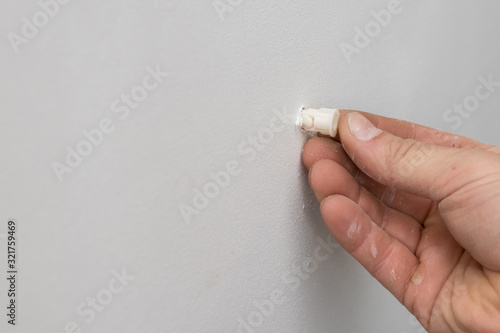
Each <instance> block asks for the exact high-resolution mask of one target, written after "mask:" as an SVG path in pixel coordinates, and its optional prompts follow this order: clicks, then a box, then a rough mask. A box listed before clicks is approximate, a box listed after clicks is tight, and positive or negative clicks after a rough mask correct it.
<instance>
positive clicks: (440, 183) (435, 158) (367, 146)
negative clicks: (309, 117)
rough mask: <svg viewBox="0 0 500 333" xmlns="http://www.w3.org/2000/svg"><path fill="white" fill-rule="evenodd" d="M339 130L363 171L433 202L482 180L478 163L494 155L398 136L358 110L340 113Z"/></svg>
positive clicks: (346, 147) (481, 169) (347, 147)
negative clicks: (377, 126) (381, 127)
mask: <svg viewBox="0 0 500 333" xmlns="http://www.w3.org/2000/svg"><path fill="white" fill-rule="evenodd" d="M339 129H340V139H341V142H342V144H343V146H344V148H345V150H346V152H347V153H348V154H349V156H350V157H351V159H352V160H353V161H354V163H356V165H357V166H358V167H359V168H360V169H361V170H362V171H363V172H364V173H366V174H367V175H368V176H370V177H371V178H372V179H374V180H376V181H378V182H379V183H381V184H383V185H386V186H388V187H390V188H392V189H395V190H400V191H405V192H408V193H413V194H415V195H418V196H422V197H426V198H429V199H432V200H435V201H441V200H443V199H444V198H446V197H448V196H449V195H451V194H452V193H454V192H455V191H457V190H458V189H459V188H461V187H463V186H465V185H467V184H470V183H473V182H475V181H477V180H479V179H482V178H483V177H484V176H485V175H483V174H482V172H483V171H484V172H487V171H488V170H485V169H484V168H481V167H480V165H481V162H483V163H484V158H485V155H488V157H491V156H489V155H494V154H492V153H489V152H487V151H482V150H479V149H470V148H449V147H443V146H436V145H430V144H425V143H422V142H420V141H416V140H413V139H402V138H400V137H397V136H394V135H392V134H391V133H389V132H386V131H382V130H380V129H378V128H376V127H375V126H374V125H373V124H372V123H371V122H370V121H369V120H368V119H367V118H365V117H364V116H362V115H361V114H360V113H358V112H351V113H347V114H344V115H343V117H342V118H341V120H340V126H339ZM479 155H480V156H479ZM495 157H498V156H496V155H495ZM466 164H467V165H466ZM474 164H476V165H474ZM471 170H473V171H474V172H471Z"/></svg>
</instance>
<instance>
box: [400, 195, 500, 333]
mask: <svg viewBox="0 0 500 333" xmlns="http://www.w3.org/2000/svg"><path fill="white" fill-rule="evenodd" d="M423 226H424V229H423V233H422V235H423V237H421V239H420V240H419V242H418V245H417V250H416V256H417V258H418V259H419V261H420V262H421V264H420V265H425V264H424V263H423V262H425V261H427V262H429V264H430V265H433V266H434V267H435V271H434V272H433V273H432V275H433V276H432V279H423V278H422V283H421V284H420V285H419V286H413V285H412V284H410V287H409V288H408V289H407V292H406V294H405V299H406V300H407V301H405V303H404V305H405V306H406V307H407V308H408V309H410V310H411V311H412V312H413V313H415V314H421V318H422V319H423V318H425V320H426V321H427V324H426V325H425V323H426V321H423V323H424V325H425V326H426V328H427V329H428V330H430V331H433V332H434V331H435V332H449V331H453V332H460V331H459V329H462V330H463V331H465V332H468V331H473V332H474V331H478V332H489V331H491V332H494V331H495V330H494V328H495V327H500V326H499V325H500V322H499V317H500V311H498V309H497V312H496V313H495V312H493V313H491V312H490V313H488V311H484V310H485V309H488V308H494V306H495V304H498V302H499V301H500V298H498V295H497V297H496V299H493V300H492V299H491V297H492V296H493V297H494V295H495V293H494V292H493V293H492V291H494V290H495V284H496V286H498V285H500V273H498V272H494V271H492V270H489V269H487V268H485V267H483V266H482V265H481V264H479V263H478V262H477V261H476V260H475V259H473V258H472V257H471V255H470V254H469V253H468V252H467V251H466V250H464V248H463V247H462V246H460V245H459V244H458V243H457V242H456V240H455V239H454V238H453V236H452V235H451V234H450V233H449V232H448V230H447V228H446V226H445V224H444V222H443V219H442V217H441V214H440V212H439V210H438V209H437V205H435V204H433V213H432V214H430V215H429V217H428V218H426V219H425V220H424V223H423ZM420 270H422V271H423V270H425V267H419V268H417V271H420ZM417 282H418V281H417ZM412 293H413V295H412ZM412 296H413V297H412ZM488 328H489V330H488Z"/></svg>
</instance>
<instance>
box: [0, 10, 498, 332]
mask: <svg viewBox="0 0 500 333" xmlns="http://www.w3.org/2000/svg"><path fill="white" fill-rule="evenodd" d="M498 9H499V5H498V2H495V1H493V0H491V1H480V2H479V1H475V2H473V1H465V0H458V1H457V0H446V1H430V0H429V1H409V0H406V1H403V0H402V1H401V2H400V3H399V4H398V3H397V2H394V1H388V0H377V1H368V0H363V1H340V0H335V1H331V0H321V1H314V2H304V1H261V2H255V1H245V0H243V1H238V0H220V1H212V0H209V1H194V0H191V1H188V0H186V1H180V0H171V1H159V0H154V1H153V0H141V1H139V0H120V1H118V0H109V1H97V0H93V1H92V0H91V1H62V0H58V2H55V0H42V1H40V2H37V1H34V0H30V1H23V2H18V1H13V0H9V1H3V2H2V3H1V4H0V13H2V14H1V16H2V20H0V31H1V32H2V33H3V34H4V38H2V39H0V44H1V50H2V53H1V55H0V57H1V60H2V61H1V63H0V69H1V73H2V76H1V80H0V106H1V111H0V114H1V122H0V136H1V140H0V150H1V152H2V162H1V163H0V171H1V172H0V188H1V189H2V191H0V220H1V221H2V223H1V224H0V227H1V228H2V229H0V234H1V235H0V236H1V239H0V242H1V244H0V250H1V253H2V254H1V255H0V258H2V259H1V267H2V274H0V275H1V276H3V275H4V274H6V269H7V267H6V260H5V257H6V252H5V251H6V239H5V237H6V234H7V221H8V220H9V219H15V221H16V223H17V234H16V236H17V239H18V244H17V254H18V261H17V263H16V265H17V266H16V269H18V275H17V278H16V281H17V284H16V288H17V290H16V292H17V299H16V302H17V303H16V306H17V307H16V315H17V317H16V320H17V322H16V323H17V325H18V326H19V327H18V328H17V329H19V330H20V331H22V332H42V331H43V332H58V333H59V332H80V331H81V332H237V331H238V329H239V331H241V332H247V331H248V332H250V331H253V332H318V333H319V332H368V331H369V332H397V333H403V332H407V333H416V332H422V330H421V329H420V328H419V327H418V326H417V324H416V323H415V322H414V321H413V319H412V317H411V316H410V315H409V313H408V312H407V311H406V310H405V309H404V308H403V307H401V306H400V305H399V304H398V303H397V302H396V301H395V300H394V299H393V298H392V296H391V295H389V294H388V293H387V292H386V291H385V290H383V288H381V287H380V286H379V285H378V284H377V282H376V281H374V280H373V279H372V278H371V277H370V276H369V275H368V274H367V273H366V272H364V270H363V269H362V268H361V267H360V266H359V265H358V264H357V263H356V262H355V261H354V260H352V259H351V258H350V257H349V256H348V255H347V254H346V253H345V252H344V251H343V250H342V249H340V248H338V247H337V246H336V245H335V243H334V242H332V239H330V238H328V237H329V236H328V233H327V231H326V229H325V227H324V226H323V225H322V221H321V217H320V215H319V214H318V204H317V203H316V201H315V200H314V198H313V195H312V193H311V191H310V190H309V187H308V184H307V174H306V171H305V169H304V168H303V167H302V165H301V161H300V152H301V148H302V146H303V144H304V142H305V141H306V137H305V136H304V135H303V134H302V133H301V132H300V131H298V130H297V129H296V128H295V126H294V121H295V117H296V114H297V112H298V110H299V108H300V107H301V106H303V105H307V106H310V107H321V106H326V107H342V108H356V109H362V110H366V111H371V112H375V113H379V114H382V115H386V116H392V117H397V118H403V119H407V120H411V121H416V122H419V123H423V124H426V125H429V126H433V127H438V128H441V129H444V130H449V131H454V132H456V133H459V134H463V135H468V136H472V137H474V138H476V139H479V140H482V141H485V142H489V143H493V144H500V141H499V138H498V134H497V133H498V122H499V120H500V116H499V114H498V111H497V110H498V107H499V105H500V91H497V89H500V88H499V87H498V86H492V87H489V88H491V94H490V96H489V97H488V98H487V99H483V100H478V99H475V98H474V94H475V89H476V86H477V85H478V84H481V80H482V79H481V78H485V79H488V78H489V77H490V76H492V78H493V79H494V80H500V69H499V61H500V45H499V44H498V37H497V36H498V31H499V29H500V21H499V20H498V18H497V13H498ZM382 10H385V11H386V13H387V12H391V13H392V14H390V17H389V16H387V15H386V16H383V15H377V14H375V16H373V15H374V14H373V13H372V12H375V13H380V12H381V11H382ZM47 13H48V14H47ZM375 17H378V21H377V20H376V19H375ZM377 22H381V23H377ZM358 28H359V29H362V30H365V28H366V29H368V34H369V36H368V37H363V36H362V34H361V33H360V32H358V30H357V29H358ZM476 102H477V104H478V105H476V104H475V103H476ZM463 103H466V104H467V105H466V106H464V107H463V109H462V111H461V110H460V107H459V106H458V107H454V105H455V104H457V105H460V104H463ZM214 178H215V179H214ZM198 191H201V192H203V193H205V194H204V195H203V196H201V195H200V194H199V192H198ZM318 249H319V250H318ZM318 251H319V252H318ZM315 252H318V253H321V254H322V255H321V260H323V261H318V260H317V259H316V258H318V257H317V256H316V257H315V256H314V255H315ZM8 287H9V286H8V284H7V281H6V279H4V278H2V279H1V282H0V288H1V289H0V290H1V293H0V304H2V306H1V308H2V309H4V310H2V312H5V311H6V310H5V309H6V304H8V303H7V302H8V301H9V299H8V296H7V289H8ZM270 302H272V303H270ZM1 318H3V319H2V320H1V322H0V330H1V331H2V332H5V331H7V332H14V331H16V329H14V328H13V327H12V326H11V325H8V324H7V322H6V316H5V314H3V313H2V314H1ZM250 325H252V326H250ZM6 329H7V330H6Z"/></svg>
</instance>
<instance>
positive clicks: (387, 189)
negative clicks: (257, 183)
mask: <svg viewBox="0 0 500 333" xmlns="http://www.w3.org/2000/svg"><path fill="white" fill-rule="evenodd" d="M360 115H362V116H364V117H365V118H362V117H361V118H359V116H360ZM356 119H357V120H358V121H359V120H360V119H361V123H362V124H364V125H367V124H368V125H370V123H371V124H373V125H374V126H375V127H376V128H378V130H376V129H374V128H372V129H371V130H366V131H364V132H363V133H365V134H366V133H372V135H373V134H374V133H375V134H377V135H376V136H375V137H373V138H371V139H366V135H365V140H359V139H357V138H356V137H355V136H354V135H353V133H352V132H351V127H350V124H351V126H352V127H353V128H354V127H356V126H357V123H356ZM362 119H365V120H362ZM358 128H359V126H358ZM302 160H303V162H304V164H305V166H306V167H307V168H308V169H309V182H310V184H311V187H312V189H313V190H314V192H315V194H316V197H317V198H318V200H319V201H320V203H321V213H322V216H323V219H324V221H325V223H326V224H327V226H328V227H329V229H330V231H331V232H332V234H333V235H334V237H335V238H336V240H337V241H338V242H339V244H340V245H341V246H342V247H343V248H344V249H345V250H346V251H347V252H349V253H350V254H351V255H352V256H353V257H354V258H355V259H356V260H357V261H358V262H359V263H361V265H363V266H364V267H365V268H366V269H367V270H368V272H369V273H370V274H371V275H372V276H373V277H375V278H376V279H377V280H378V281H379V282H380V283H381V284H382V285H383V286H384V287H385V288H387V289H388V290H389V291H390V292H391V293H392V294H393V295H394V296H395V297H396V298H397V299H398V300H399V301H400V302H401V303H402V304H403V305H404V306H405V307H406V308H407V309H408V310H409V311H410V312H411V313H413V314H414V315H415V316H416V317H417V319H418V320H419V321H420V323H421V324H422V325H423V327H424V328H425V329H426V330H428V331H429V332H431V333H435V332H436V333H437V332H439V333H440V332H482V333H489V332H491V333H494V332H496V333H498V332H500V147H496V146H490V145H485V144H482V143H479V142H477V141H474V140H471V139H469V138H465V137H459V136H456V135H453V134H450V133H446V132H442V131H438V130H435V129H431V128H428V127H424V126H419V125H416V124H412V123H409V122H405V121H400V120H396V119H390V118H385V117H381V116H376V115H373V114H369V113H363V112H357V111H350V110H342V111H341V117H340V122H339V136H338V137H336V138H333V139H332V138H321V137H319V138H313V139H311V140H310V141H309V142H307V143H306V145H305V147H304V150H303V153H302Z"/></svg>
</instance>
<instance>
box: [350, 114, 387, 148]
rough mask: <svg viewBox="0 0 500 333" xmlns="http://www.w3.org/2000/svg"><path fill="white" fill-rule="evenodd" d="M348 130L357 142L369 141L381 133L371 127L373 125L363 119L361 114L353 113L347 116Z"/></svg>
mask: <svg viewBox="0 0 500 333" xmlns="http://www.w3.org/2000/svg"><path fill="white" fill-rule="evenodd" d="M347 122H348V123H349V129H350V130H351V133H352V135H354V136H355V137H356V138H357V139H358V140H361V141H369V140H371V139H373V138H374V137H376V136H377V135H379V134H380V133H382V131H381V130H379V129H378V128H376V127H375V126H373V124H372V123H371V122H370V121H369V120H368V119H366V118H365V117H363V116H362V115H361V113H358V112H353V113H351V114H349V119H348V121H347Z"/></svg>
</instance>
